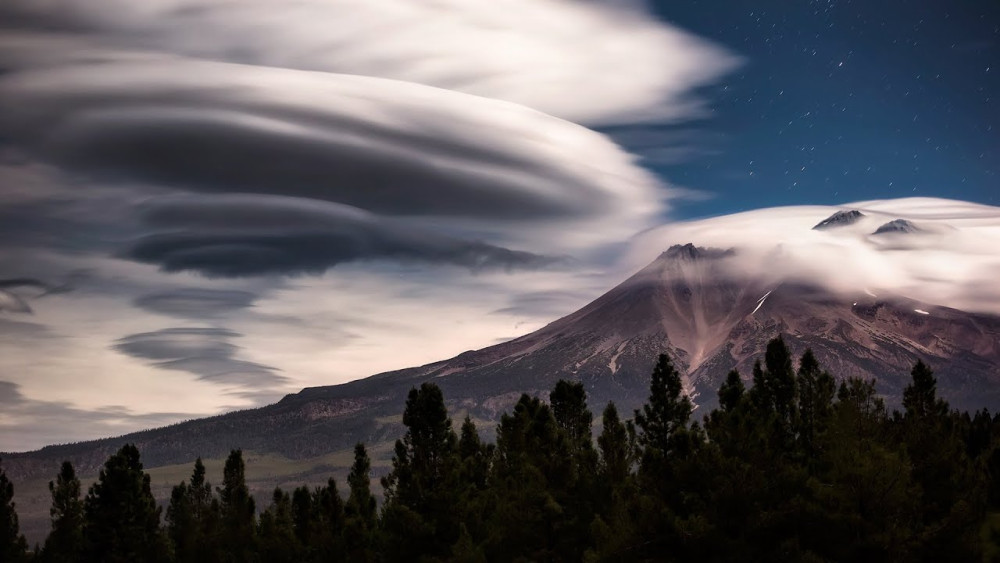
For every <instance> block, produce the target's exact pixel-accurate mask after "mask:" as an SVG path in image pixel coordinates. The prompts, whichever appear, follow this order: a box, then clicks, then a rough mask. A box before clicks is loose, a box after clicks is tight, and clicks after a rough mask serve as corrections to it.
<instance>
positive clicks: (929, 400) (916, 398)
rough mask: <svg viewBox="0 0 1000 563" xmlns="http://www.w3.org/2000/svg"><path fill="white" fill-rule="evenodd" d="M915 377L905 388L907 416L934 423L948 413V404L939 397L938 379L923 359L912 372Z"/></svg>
mask: <svg viewBox="0 0 1000 563" xmlns="http://www.w3.org/2000/svg"><path fill="white" fill-rule="evenodd" d="M910 375H911V377H912V378H913V379H912V381H911V383H910V384H909V385H907V386H906V389H904V390H903V408H904V409H905V410H906V416H907V418H910V419H912V420H919V421H922V422H924V421H926V422H928V423H933V421H934V420H935V419H939V418H941V417H943V416H945V415H946V414H947V413H948V404H947V403H945V402H944V401H942V400H940V399H938V398H937V379H936V378H935V377H934V372H933V371H931V368H929V367H928V366H927V364H925V363H924V362H923V361H921V360H918V361H917V363H916V365H914V366H913V370H912V371H911V372H910Z"/></svg>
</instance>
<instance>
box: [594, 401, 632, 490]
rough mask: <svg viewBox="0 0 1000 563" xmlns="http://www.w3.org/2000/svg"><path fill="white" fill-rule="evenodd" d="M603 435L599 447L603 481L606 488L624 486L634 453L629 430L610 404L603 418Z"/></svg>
mask: <svg viewBox="0 0 1000 563" xmlns="http://www.w3.org/2000/svg"><path fill="white" fill-rule="evenodd" d="M601 426H602V428H603V429H602V430H601V435H600V436H599V437H598V438H597V445H598V447H599V448H600V450H601V472H600V473H601V480H602V481H603V482H604V483H605V485H606V486H609V487H614V486H615V485H622V484H624V483H625V481H626V480H627V479H628V477H629V472H630V470H631V466H632V451H631V448H630V447H629V445H630V444H629V437H628V429H627V428H626V427H625V424H624V423H623V422H622V421H621V419H620V418H619V417H618V409H617V408H616V407H615V404H614V403H613V402H610V401H609V402H608V406H606V407H604V413H603V414H602V416H601Z"/></svg>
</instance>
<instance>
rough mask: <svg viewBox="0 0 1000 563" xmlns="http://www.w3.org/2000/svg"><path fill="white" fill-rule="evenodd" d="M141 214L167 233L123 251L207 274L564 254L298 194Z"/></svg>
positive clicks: (509, 262)
mask: <svg viewBox="0 0 1000 563" xmlns="http://www.w3.org/2000/svg"><path fill="white" fill-rule="evenodd" d="M142 215H143V217H144V218H145V220H146V222H147V223H148V224H149V225H150V226H152V227H153V228H156V229H160V230H162V232H159V233H157V234H151V235H148V236H145V237H143V238H141V239H140V240H139V241H137V242H136V243H135V244H134V245H132V246H131V247H130V248H129V249H128V250H126V251H125V253H124V255H125V256H127V257H129V258H131V259H133V260H137V261H140V262H148V263H153V264H158V265H160V266H161V267H162V268H163V269H164V270H166V271H181V270H195V271H198V272H201V273H203V274H206V275H209V276H251V275H261V274H273V273H283V274H299V273H314V274H315V273H322V272H323V271H325V270H326V269H328V268H331V267H333V266H336V265H337V264H340V263H343V262H352V261H357V260H373V259H392V260H396V261H400V260H402V261H407V260H413V261H420V262H431V263H445V264H453V265H458V266H463V267H467V268H470V269H473V270H483V269H498V268H500V269H507V270H511V269H523V268H528V269H534V268H540V267H545V266H549V265H552V264H555V263H557V262H560V261H561V260H560V259H556V258H548V257H543V256H538V255H535V254H531V253H528V252H518V251H513V250H508V249H506V248H501V247H497V246H493V245H489V244H485V243H482V242H476V241H466V240H461V239H457V238H454V237H449V236H445V235H441V234H437V233H434V232H431V231H427V230H425V229H421V228H417V227H412V226H409V225H406V224H404V223H401V222H399V221H394V220H391V219H386V218H381V217H378V216H375V215H372V214H370V213H367V212H364V211H361V210H359V209H354V208H350V207H347V206H343V205H337V204H332V203H323V202H317V201H310V200H302V199H295V198H279V197H273V196H272V197H267V196H250V195H232V196H215V197H204V196H202V197H171V198H160V199H154V200H152V201H150V202H148V203H147V204H145V205H144V206H143V212H142Z"/></svg>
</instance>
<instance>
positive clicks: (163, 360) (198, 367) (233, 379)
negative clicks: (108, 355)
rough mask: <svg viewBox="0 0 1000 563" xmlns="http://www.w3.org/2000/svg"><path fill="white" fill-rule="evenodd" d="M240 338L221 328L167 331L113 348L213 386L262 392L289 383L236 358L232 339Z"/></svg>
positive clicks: (142, 335) (128, 339) (267, 369)
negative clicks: (193, 375) (245, 388)
mask: <svg viewBox="0 0 1000 563" xmlns="http://www.w3.org/2000/svg"><path fill="white" fill-rule="evenodd" d="M239 336H241V335H240V334H239V333H238V332H234V331H231V330H227V329H221V328H167V329H163V330H157V331H154V332H143V333H139V334H132V335H129V336H126V337H124V338H121V339H119V340H118V342H117V343H116V344H115V345H114V348H115V349H116V350H118V351H119V352H121V353H123V354H126V355H129V356H132V357H134V358H141V359H144V360H151V361H152V362H153V365H154V366H156V367H159V368H163V369H172V370H180V371H186V372H189V373H193V374H195V375H197V376H198V378H199V379H203V380H205V381H211V382H214V383H224V384H235V385H241V386H246V387H253V388H258V389H259V388H267V387H270V386H274V385H277V384H280V383H283V382H284V381H286V378H285V377H284V376H282V375H279V374H277V373H276V370H275V368H272V367H268V366H264V365H261V364H257V363H254V362H247V361H243V360H238V359H236V358H235V355H236V353H237V352H238V351H239V347H238V346H235V345H233V344H231V343H230V342H229V340H230V339H231V338H237V337H239Z"/></svg>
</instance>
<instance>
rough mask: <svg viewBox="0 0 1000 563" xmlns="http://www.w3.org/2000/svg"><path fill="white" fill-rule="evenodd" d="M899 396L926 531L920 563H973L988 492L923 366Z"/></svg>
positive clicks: (907, 446)
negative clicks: (935, 562)
mask: <svg viewBox="0 0 1000 563" xmlns="http://www.w3.org/2000/svg"><path fill="white" fill-rule="evenodd" d="M911 376H912V378H913V379H912V382H911V383H910V385H908V386H907V387H906V389H904V390H903V408H904V409H905V410H906V412H905V414H904V415H903V420H902V423H903V438H904V440H905V443H906V448H907V452H908V453H909V457H910V460H911V461H912V463H913V478H914V480H915V481H916V482H917V484H918V485H919V486H920V489H921V492H922V494H921V497H920V500H921V502H920V513H921V521H922V523H923V525H924V532H923V534H924V542H923V544H922V545H921V548H920V553H921V556H922V557H921V558H922V559H923V560H925V561H932V560H938V561H940V560H942V558H950V559H952V560H955V561H959V560H969V561H971V560H973V559H977V558H978V557H979V556H980V554H979V552H978V543H977V542H976V541H975V538H976V536H977V530H976V529H975V526H974V523H975V522H981V521H982V518H983V515H984V512H985V506H986V504H985V500H984V497H985V491H986V487H985V485H984V483H983V482H982V480H981V479H980V478H979V477H978V475H977V474H976V469H975V465H974V464H973V463H972V462H971V460H969V458H968V456H967V454H966V448H965V447H964V444H962V442H961V440H960V439H959V437H958V436H957V435H956V434H955V432H954V431H953V428H954V426H955V424H954V418H955V417H954V416H951V415H949V412H948V409H949V407H948V403H947V402H945V401H944V400H942V399H939V398H938V397H937V380H936V379H935V378H934V373H933V372H932V371H931V369H930V368H929V367H928V366H927V365H926V364H924V363H923V362H922V361H918V362H917V363H916V365H915V366H914V367H913V370H912V371H911Z"/></svg>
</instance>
